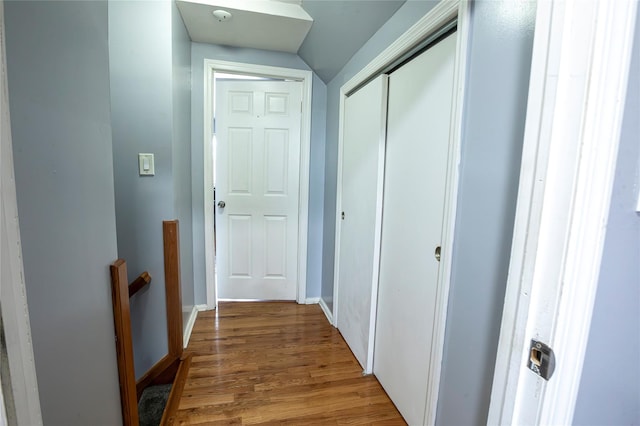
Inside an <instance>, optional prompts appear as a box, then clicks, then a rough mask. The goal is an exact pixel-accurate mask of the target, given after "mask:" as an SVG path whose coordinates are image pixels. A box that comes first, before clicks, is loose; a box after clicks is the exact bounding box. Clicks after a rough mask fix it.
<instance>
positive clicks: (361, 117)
mask: <svg viewBox="0 0 640 426" xmlns="http://www.w3.org/2000/svg"><path fill="white" fill-rule="evenodd" d="M386 104H387V76H386V75H382V76H379V77H378V78H376V79H375V80H373V81H371V82H370V83H369V84H367V85H366V86H365V87H363V88H361V89H360V90H358V91H357V92H356V93H354V94H352V95H351V96H349V97H348V98H347V99H346V100H345V105H344V117H343V122H344V129H343V137H342V175H341V177H342V179H341V182H342V184H341V197H340V200H339V206H338V209H339V211H340V212H341V213H343V214H342V216H341V219H340V220H339V227H340V239H339V245H338V250H339V254H338V257H337V258H338V262H337V268H338V271H337V279H338V283H337V289H338V294H337V298H336V305H337V306H336V311H337V315H336V317H337V326H338V329H339V330H340V333H341V334H342V336H343V337H344V339H345V341H346V342H347V343H348V344H349V347H350V348H351V351H352V352H353V354H354V355H355V357H356V358H357V359H358V361H359V362H360V365H362V367H363V368H364V369H365V371H366V372H367V373H370V372H371V368H372V366H371V365H370V364H371V363H370V360H371V358H372V357H371V355H372V352H373V345H370V343H372V342H373V336H371V330H372V327H371V325H373V323H374V321H375V312H373V313H372V306H374V307H375V300H373V299H375V295H376V292H375V290H376V289H377V282H378V273H377V272H378V271H377V266H378V254H379V247H378V244H379V236H380V233H379V231H380V221H381V218H382V179H383V172H384V145H385V133H384V132H385V130H384V129H385V124H386V119H387V117H386V113H387V108H386ZM372 314H374V316H373V318H374V319H372Z"/></svg>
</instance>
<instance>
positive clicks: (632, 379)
mask: <svg viewBox="0 0 640 426" xmlns="http://www.w3.org/2000/svg"><path fill="white" fill-rule="evenodd" d="M638 11H639V12H640V8H639V9H638ZM638 19H640V13H639V15H638ZM634 43H635V44H634V53H633V59H632V65H631V69H630V72H629V87H628V90H627V101H626V108H625V113H624V119H623V124H622V133H621V139H620V151H619V153H618V164H617V168H616V177H615V183H614V187H613V194H612V199H611V210H610V212H609V224H608V226H607V236H606V239H605V246H604V253H603V257H602V265H601V269H600V280H599V283H598V292H597V294H596V301H595V306H594V311H593V318H592V320H591V332H590V334H589V343H588V346H587V354H586V357H585V361H584V367H583V370H582V379H581V382H580V389H579V392H578V399H577V402H576V408H575V413H574V419H573V421H574V424H576V425H603V424H609V425H623V424H624V425H631V424H634V425H637V424H640V363H639V360H640V285H639V283H640V266H639V264H638V259H640V216H639V215H638V213H636V212H635V207H636V202H637V200H638V189H639V185H638V179H639V178H640V143H639V139H638V135H640V20H638V21H636V34H635V42H634Z"/></svg>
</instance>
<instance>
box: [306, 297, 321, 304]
mask: <svg viewBox="0 0 640 426" xmlns="http://www.w3.org/2000/svg"><path fill="white" fill-rule="evenodd" d="M316 303H320V298H319V297H307V298H306V299H304V304H305V305H315V304H316Z"/></svg>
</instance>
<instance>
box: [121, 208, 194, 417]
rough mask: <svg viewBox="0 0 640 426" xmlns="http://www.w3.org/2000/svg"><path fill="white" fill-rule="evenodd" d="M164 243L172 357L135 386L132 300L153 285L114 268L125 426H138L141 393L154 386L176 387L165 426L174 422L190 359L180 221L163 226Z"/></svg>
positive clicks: (123, 267)
mask: <svg viewBox="0 0 640 426" xmlns="http://www.w3.org/2000/svg"><path fill="white" fill-rule="evenodd" d="M162 231H163V242H164V274H165V302H166V310H167V338H168V343H169V348H168V349H169V351H168V352H169V353H168V354H167V355H166V356H164V357H163V358H162V359H161V360H160V361H158V362H157V363H156V364H155V365H154V366H153V367H152V368H151V369H150V370H149V371H147V372H146V373H145V374H144V375H143V376H142V377H141V378H140V380H138V382H137V383H136V381H135V371H134V365H133V340H132V336H131V312H130V308H129V298H130V297H131V296H133V295H134V294H136V293H137V292H138V291H140V289H142V288H143V287H145V286H146V285H147V284H149V283H150V282H151V275H150V274H149V273H148V272H146V271H145V272H143V273H142V274H140V276H139V277H138V278H136V279H135V280H134V281H133V282H132V283H131V284H127V265H126V263H125V261H124V260H122V259H118V260H116V261H115V262H114V263H113V264H112V265H111V288H112V291H113V316H114V324H115V331H116V351H117V356H118V375H119V379H120V399H121V402H122V418H123V424H124V426H138V424H139V420H138V404H137V402H138V400H139V399H140V396H141V395H142V391H143V390H144V389H145V388H146V387H148V386H151V385H156V384H168V383H173V384H174V386H173V387H172V390H171V393H170V394H169V401H168V403H167V407H168V408H169V410H167V409H166V408H167V407H165V413H164V417H163V420H162V424H163V425H171V424H173V423H174V421H175V412H176V411H177V407H178V403H179V401H180V395H181V394H182V391H183V388H184V383H185V381H186V378H187V373H188V371H189V367H190V365H191V357H190V356H189V355H187V356H183V336H182V301H181V299H182V292H181V291H180V231H179V226H178V221H177V220H169V221H164V222H163V223H162Z"/></svg>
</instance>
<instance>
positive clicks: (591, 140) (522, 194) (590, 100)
mask: <svg viewBox="0 0 640 426" xmlns="http://www.w3.org/2000/svg"><path fill="white" fill-rule="evenodd" d="M636 7H637V3H636V0H616V1H607V2H604V1H598V2H596V1H580V0H565V1H562V2H549V1H540V2H539V3H538V10H537V17H536V28H535V36H534V47H533V62H532V66H531V81H530V87H529V98H528V106H527V120H526V126H525V135H524V147H523V156H522V166H521V173H520V184H519V185H520V187H519V192H518V202H517V208H516V218H515V225H514V235H513V245H512V251H511V263H510V266H509V277H508V281H507V289H506V295H505V302H504V312H503V317H502V326H501V332H500V341H499V345H498V353H497V358H496V368H495V373H494V380H493V387H492V394H491V405H490V409H489V417H488V424H492V425H494V424H504V425H507V424H571V423H572V420H573V412H574V408H575V402H576V398H577V394H578V389H579V385H580V378H581V374H582V365H583V361H584V355H585V350H586V346H587V341H588V337H589V330H590V322H591V316H592V311H593V304H594V299H595V294H596V288H597V284H598V277H599V270H600V263H601V258H602V250H603V246H604V239H605V234H606V224H607V219H608V213H609V205H610V199H611V191H612V186H613V179H614V175H615V166H616V159H617V152H618V145H619V139H620V128H621V124H622V116H623V113H624V107H625V102H624V100H625V95H626V90H627V89H626V87H627V77H628V71H629V63H630V57H631V46H632V43H633V37H634V32H633V29H634V21H635V18H636ZM532 338H535V339H539V340H542V341H543V342H545V343H547V344H549V345H550V346H552V348H553V349H554V352H555V357H556V371H555V373H554V375H553V376H552V377H551V379H550V380H549V381H548V382H546V381H544V380H543V379H541V378H539V377H538V376H536V375H535V374H534V373H533V372H531V371H529V370H528V369H527V367H526V362H527V360H528V357H529V342H530V339H532Z"/></svg>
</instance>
